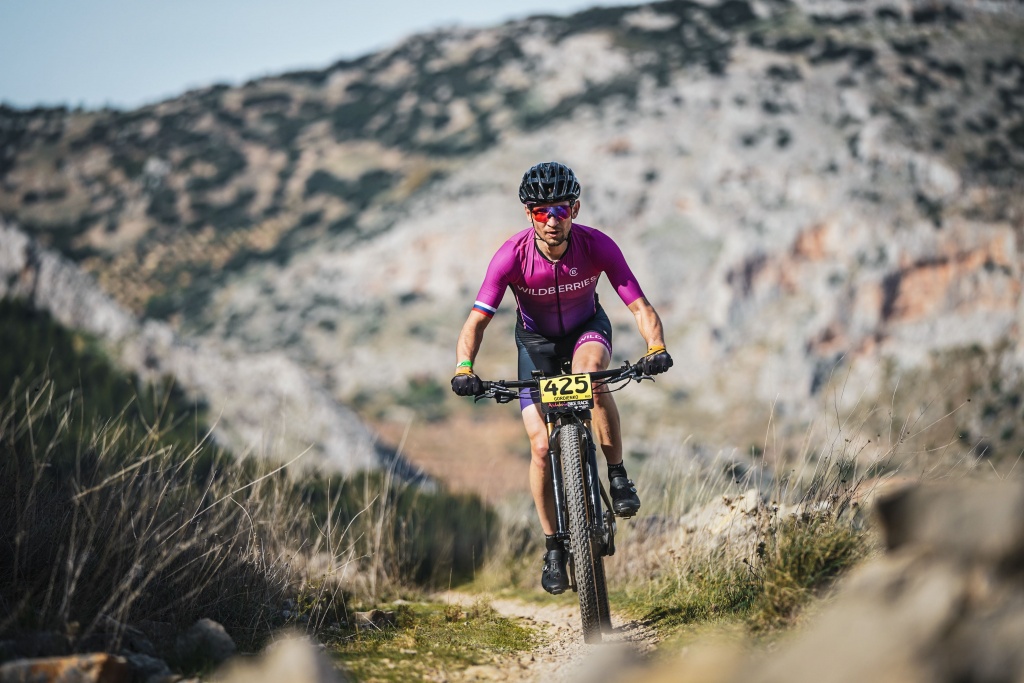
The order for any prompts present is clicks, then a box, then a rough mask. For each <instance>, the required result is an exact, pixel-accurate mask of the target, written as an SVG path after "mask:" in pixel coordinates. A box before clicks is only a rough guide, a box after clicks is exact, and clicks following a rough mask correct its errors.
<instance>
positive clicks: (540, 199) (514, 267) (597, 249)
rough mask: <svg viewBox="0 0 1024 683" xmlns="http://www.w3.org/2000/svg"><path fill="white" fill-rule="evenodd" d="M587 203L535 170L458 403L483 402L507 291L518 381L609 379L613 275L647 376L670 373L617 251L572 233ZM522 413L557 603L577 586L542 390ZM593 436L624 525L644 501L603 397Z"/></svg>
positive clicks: (474, 333)
mask: <svg viewBox="0 0 1024 683" xmlns="http://www.w3.org/2000/svg"><path fill="white" fill-rule="evenodd" d="M579 197H580V184H579V181H578V180H577V179H576V176H575V174H573V172H572V169H570V168H569V167H568V166H565V165H564V164H560V163H557V162H554V161H551V162H547V163H542V164H537V165H536V166H533V167H532V168H531V169H530V170H528V171H527V172H526V173H525V174H524V175H523V180H522V182H521V183H520V185H519V200H520V201H521V202H522V203H523V204H525V205H526V217H527V219H528V220H529V221H530V228H528V229H527V230H523V231H522V232H519V233H517V234H515V235H513V236H512V237H511V238H510V239H509V240H508V241H507V242H505V243H504V244H503V245H502V246H501V248H499V249H498V251H497V253H496V254H495V255H494V257H493V258H492V259H491V262H490V265H489V266H488V267H487V275H486V276H485V278H484V282H483V285H482V286H481V287H480V292H479V294H477V300H476V302H475V304H474V306H473V310H472V311H471V312H470V314H469V318H468V319H467V320H466V323H465V325H463V327H462V332H461V333H460V334H459V341H458V344H457V345H456V358H457V365H456V370H455V376H454V377H453V378H452V391H454V392H455V393H456V394H459V395H460V396H475V395H479V394H481V393H483V385H482V384H481V381H480V378H479V377H477V376H476V374H475V373H474V372H473V361H474V359H475V358H476V355H477V352H478V351H479V350H480V344H481V342H482V341H483V335H484V329H486V327H487V324H488V323H489V322H490V321H491V318H492V317H493V316H494V313H495V311H497V308H498V305H499V304H500V303H501V299H502V297H503V296H504V294H505V289H506V288H511V289H512V293H513V295H514V296H515V298H516V305H517V308H518V310H517V320H516V329H515V339H516V346H517V347H518V349H519V378H520V379H530V377H531V372H532V371H534V370H541V371H543V372H544V373H545V374H548V375H557V374H561V368H562V363H563V361H569V360H571V362H572V371H573V373H583V372H597V371H599V370H604V369H606V368H607V367H608V365H609V364H610V363H611V355H612V326H611V323H610V322H609V320H608V316H607V315H605V312H604V310H603V309H602V308H601V305H600V303H599V302H598V298H597V292H596V290H597V281H598V278H600V276H601V273H605V274H607V275H608V280H609V282H610V283H611V285H612V286H613V287H614V288H615V291H616V293H617V294H618V295H619V297H620V298H621V299H622V302H623V303H624V304H625V305H626V306H627V307H628V308H629V310H630V311H632V313H633V316H634V317H635V318H636V322H637V326H638V327H639V329H640V334H641V335H642V336H643V338H644V340H645V341H646V342H647V354H646V355H645V356H644V357H643V358H642V359H641V360H640V367H641V369H642V370H643V371H644V372H645V373H646V374H649V375H654V374H658V373H661V372H665V371H666V370H668V369H669V368H670V367H671V366H672V358H671V356H669V354H668V352H667V351H665V341H664V338H663V332H662V325H661V318H660V317H659V316H658V314H657V312H656V311H655V310H654V308H653V307H652V306H651V304H650V303H649V302H648V301H647V299H646V298H645V297H644V294H643V291H642V290H641V289H640V285H639V284H638V283H637V281H636V278H635V277H634V276H633V273H632V272H631V271H630V269H629V266H628V265H626V261H625V259H624V258H623V256H622V252H621V251H620V250H619V247H618V246H617V245H616V244H615V242H613V241H612V239H611V238H610V237H608V236H607V235H605V234H604V233H602V232H600V231H598V230H595V229H594V228H590V227H587V226H585V225H581V224H579V223H573V219H575V218H576V216H577V215H578V214H579V211H580V201H579ZM519 404H520V408H521V410H522V415H523V424H524V425H525V427H526V433H527V435H528V436H529V439H530V453H531V456H532V458H531V460H530V491H531V493H532V494H533V501H534V504H535V505H536V506H537V514H538V516H539V517H540V523H541V527H542V528H543V529H544V535H545V538H546V550H545V554H544V568H543V571H542V573H541V585H542V586H543V587H544V590H546V591H548V592H549V593H553V594H555V595H557V594H559V593H562V592H564V591H565V590H566V589H567V588H568V587H569V577H568V574H567V572H566V567H565V564H566V559H567V558H566V557H565V553H564V551H563V548H562V545H561V543H560V542H559V539H558V538H557V536H556V527H555V519H556V518H555V510H554V497H553V495H552V491H551V485H550V480H551V473H550V472H549V470H550V468H551V461H550V459H549V457H548V431H547V426H546V424H545V422H544V417H543V416H542V415H541V411H540V407H539V405H538V404H539V396H538V395H537V392H536V390H533V391H526V390H524V391H522V392H521V393H520V399H519ZM593 427H594V438H595V439H596V440H597V441H598V442H599V443H600V444H601V450H602V451H603V453H604V456H605V459H606V460H607V462H608V478H609V482H610V489H611V497H612V509H613V511H614V512H615V514H616V515H618V516H620V517H632V516H633V515H635V514H636V512H637V510H639V509H640V498H639V497H638V496H637V493H636V487H635V486H634V485H633V482H632V481H631V480H630V479H629V477H628V476H627V475H626V468H625V467H624V465H623V463H622V434H621V432H620V426H619V412H618V409H617V408H616V406H615V401H614V400H613V398H612V395H611V394H610V393H595V405H594V410H593Z"/></svg>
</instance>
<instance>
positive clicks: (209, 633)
mask: <svg viewBox="0 0 1024 683" xmlns="http://www.w3.org/2000/svg"><path fill="white" fill-rule="evenodd" d="M236 650H237V647H235V641H234V640H232V639H231V636H230V635H228V632H227V631H225V630H224V627H223V626H221V625H220V624H218V623H217V622H216V621H214V620H212V619H200V620H199V621H197V622H196V623H195V624H193V625H192V626H191V628H189V629H188V630H187V631H185V632H184V633H182V634H181V635H179V636H178V639H177V641H176V643H175V655H176V656H177V660H178V662H179V663H180V664H182V665H183V666H185V667H188V668H192V667H198V666H202V665H205V664H220V663H221V662H223V661H225V660H227V659H228V658H229V657H231V656H232V655H234V654H235V651H236Z"/></svg>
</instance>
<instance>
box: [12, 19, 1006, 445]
mask: <svg viewBox="0 0 1024 683" xmlns="http://www.w3.org/2000/svg"><path fill="white" fill-rule="evenodd" d="M1022 41H1024V23H1022V20H1021V17H1020V12H1019V8H1018V7H1017V5H1015V4H1013V3H1002V4H1000V3H990V4H987V5H984V6H980V8H979V7H978V6H974V5H965V4H960V3H957V4H945V5H943V4H934V3H922V4H914V3H901V4H899V5H896V4H888V3H884V2H850V3H831V2H804V3H798V4H793V3H788V2H754V3H748V2H745V1H743V0H727V1H726V2H722V3H718V4H699V3H693V2H683V1H669V2H661V3H655V4H652V5H648V6H645V7H640V8H637V7H629V8H610V9H597V10H592V11H589V12H584V13H581V14H578V15H574V16H572V17H565V18H560V17H534V18H531V19H527V20H524V21H519V22H511V23H508V24H505V25H503V26H500V27H497V28H493V29H486V30H450V31H441V32H437V33H433V34H428V35H422V36H416V37H413V38H411V39H409V40H408V41H405V42H403V43H402V44H400V45H398V46H396V47H395V48H393V49H391V50H387V51H383V52H381V53H377V54H373V55H369V56H367V57H365V58H362V59H359V60H355V61H352V62H344V63H339V64H336V65H334V66H332V67H330V68H328V69H325V70H323V71H314V72H304V73H296V74H286V75H283V76H280V77H276V78H268V79H261V80H259V81H255V82H252V83H249V84H246V85H245V86H243V87H240V88H224V87H215V88H210V89H206V90H202V91H196V92H192V93H188V94H186V95H184V96H182V97H181V98H177V99H175V100H171V101H168V102H164V103H161V104H158V105H155V106H152V107H147V108H144V109H140V110H138V111H134V112H113V111H102V112H69V111H53V110H51V111H34V112H17V111H11V110H5V111H4V112H3V113H2V115H0V119H2V130H3V131H4V133H3V145H2V147H3V150H4V151H3V153H2V157H0V158H2V161H0V164H2V165H0V174H2V177H3V182H2V185H0V213H2V214H3V215H4V216H6V217H8V218H10V219H13V220H16V221H17V222H18V223H20V224H21V225H22V226H23V227H24V228H25V229H26V230H27V231H29V232H30V233H31V234H34V235H36V236H38V237H39V238H40V239H41V240H43V241H44V243H48V244H50V245H53V246H54V247H55V248H58V249H60V250H61V251H63V252H64V253H65V254H67V255H68V256H70V257H71V258H74V259H76V260H77V261H79V262H80V263H81V264H82V266H83V267H84V268H85V269H86V270H88V271H90V272H92V273H94V274H95V275H96V277H97V278H98V280H99V282H100V283H101V285H102V286H103V287H104V288H105V289H106V290H107V291H109V292H110V293H111V294H112V295H113V296H115V297H117V298H118V300H119V301H120V302H121V303H123V304H124V305H126V306H128V307H129V308H131V309H133V310H134V311H136V312H140V313H146V314H148V315H149V316H152V317H157V318H165V319H168V320H169V321H170V323H171V325H172V326H175V327H177V328H179V329H181V330H183V331H187V332H188V333H189V334H191V335H196V336H198V337H201V338H210V339H214V340H217V343H218V344H226V346H227V348H232V349H238V350H246V351H249V352H267V351H270V350H272V349H274V350H280V351H283V352H284V353H286V354H287V355H288V356H289V357H290V358H291V359H293V360H294V361H296V362H298V363H299V364H300V365H301V366H302V367H303V368H305V369H306V370H307V371H308V372H310V373H311V374H312V375H313V376H314V377H315V378H316V379H317V380H318V381H321V382H323V383H324V384H325V386H327V387H328V390H329V391H330V392H331V394H332V395H333V396H334V397H335V398H337V399H340V400H346V401H356V400H363V398H364V397H366V396H367V395H368V394H379V393H380V391H381V390H382V389H385V390H386V389H388V388H390V390H391V391H394V392H401V391H402V390H403V389H404V387H405V386H406V384H407V383H408V382H409V381H410V380H412V379H415V378H417V377H429V378H436V381H438V382H440V383H442V384H443V383H444V382H445V381H446V378H445V375H446V374H447V372H448V367H449V366H450V365H451V358H452V355H451V354H452V352H451V349H452V347H453V344H454V338H455V335H456V334H457V331H458V328H459V326H460V324H461V320H462V319H463V318H464V316H465V313H466V311H467V310H468V306H469V305H470V304H471V302H472V299H473V295H474V294H475V291H476V287H477V286H478V284H479V281H480V278H481V277H482V275H483V271H484V268H485V266H486V261H487V259H488V257H489V256H490V254H491V253H492V252H493V250H494V249H495V248H496V247H497V246H498V245H499V244H500V243H501V241H502V240H503V239H504V238H505V237H507V236H508V235H509V234H511V233H512V232H513V231H515V230H518V229H520V228H521V227H524V224H523V223H522V220H523V219H522V218H521V216H522V214H521V209H520V208H519V206H518V203H517V201H516V199H515V188H516V186H517V183H518V179H519V177H520V175H521V173H522V172H523V170H525V168H527V167H528V166H529V165H530V164H532V163H535V162H536V161H538V160H543V159H547V158H552V157H556V158H560V159H562V160H565V161H566V162H568V163H570V164H571V165H572V166H573V167H574V168H575V169H576V170H577V172H578V174H579V175H580V176H581V178H582V180H583V183H584V195H583V202H584V208H583V213H582V215H581V217H580V220H581V222H583V223H585V224H588V225H593V226H596V227H599V228H602V229H605V230H607V231H608V232H609V233H611V234H612V235H613V236H614V237H615V239H616V240H617V241H618V242H619V243H620V244H621V245H622V247H623V249H624V251H625V252H626V254H627V257H628V259H629V261H630V263H631V265H632V266H633V267H634V269H635V270H636V271H637V274H638V276H639V277H640V280H641V284H642V285H643V286H644V288H645V291H646V293H647V295H648V297H649V298H650V299H651V301H652V303H654V305H655V306H656V307H657V308H658V310H659V311H660V312H661V313H662V315H663V317H664V319H665V322H666V325H667V330H668V339H669V346H670V349H671V350H672V351H673V353H674V355H676V357H677V358H678V359H679V362H678V364H677V368H676V371H674V372H673V373H671V374H670V375H668V376H666V378H665V379H664V381H659V384H658V387H659V388H660V389H661V390H660V391H659V390H647V391H645V392H640V391H637V392H635V393H634V392H626V393H625V394H623V396H624V397H625V399H626V400H627V402H630V403H632V405H633V406H635V407H643V408H645V409H646V411H649V413H650V414H649V415H647V413H642V414H641V413H639V411H633V412H634V414H637V415H639V417H637V418H635V419H637V420H638V421H640V422H643V421H644V420H647V421H648V422H649V423H650V425H651V429H652V430H655V428H654V427H653V425H655V424H657V425H659V426H658V428H657V429H658V430H661V431H662V432H663V433H665V432H666V431H668V430H670V429H671V430H679V431H683V432H695V433H696V434H697V435H698V436H699V437H700V438H703V439H707V440H714V441H717V442H719V443H721V442H723V441H724V442H726V443H734V444H737V445H741V446H745V445H746V444H749V443H754V442H760V441H762V440H763V438H764V432H765V423H766V421H767V420H768V416H769V413H770V412H774V416H773V419H774V420H775V421H776V422H778V423H781V424H782V425H783V426H786V427H788V428H789V429H790V430H791V431H792V433H793V434H800V433H801V432H802V430H803V429H804V426H805V425H806V424H807V423H808V422H809V421H810V420H812V419H814V417H815V415H816V414H817V413H818V411H819V410H820V408H819V407H818V406H819V404H820V402H821V401H822V400H823V399H824V398H827V397H833V396H834V398H832V399H830V400H832V401H833V402H835V403H836V404H837V407H840V408H842V409H852V408H853V407H854V405H855V404H856V403H857V402H858V401H860V402H866V403H867V404H868V405H870V404H871V403H872V401H874V400H875V399H876V398H878V400H888V399H887V398H886V397H891V396H892V393H893V389H894V387H895V386H896V384H897V382H902V384H901V385H900V386H901V387H902V393H901V394H900V395H899V396H900V398H898V399H894V400H893V404H892V405H891V406H890V409H889V412H890V413H892V415H890V416H889V418H885V416H884V415H883V416H881V417H879V418H878V419H879V420H880V421H881V422H885V421H886V419H890V420H896V421H899V420H900V419H902V416H903V415H905V414H906V413H908V412H911V411H914V410H918V409H919V408H921V406H927V405H930V404H931V403H935V404H936V407H937V408H942V409H947V408H948V407H949V406H948V405H947V404H950V405H953V406H955V405H957V404H958V403H959V402H960V401H961V398H962V396H963V395H972V392H973V395H977V392H978V391H981V390H983V391H984V392H985V393H984V396H985V398H986V401H985V405H984V406H983V405H982V402H981V401H979V402H976V403H975V405H974V406H969V407H967V409H965V410H963V411H961V412H960V413H959V414H958V417H957V418H956V419H955V420H954V421H953V422H951V423H950V426H949V429H948V430H947V432H946V433H943V434H940V435H937V436H936V437H935V438H936V439H937V440H939V441H941V440H942V439H946V438H950V435H953V434H966V435H967V436H966V437H964V438H963V440H964V441H965V442H966V443H967V444H968V446H972V445H977V444H981V443H982V441H984V442H985V444H986V445H985V448H986V449H988V450H989V451H999V452H1006V453H1015V452H1016V450H1017V449H1018V446H1019V445H1024V441H1021V439H1024V435H1017V434H1016V433H1015V432H1014V431H1013V430H1012V426H1013V425H1014V424H1015V423H1016V422H1018V421H1019V419H1020V417H1021V415H1020V411H1021V406H1020V402H1019V400H1018V401H1016V402H1014V401H1013V399H1012V397H1013V396H1014V395H1019V393H1016V392H1018V387H1020V386H1021V384H1022V374H1021V369H1022V368H1024V352H1022V351H1021V350H1020V348H1021V347H1020V343H1019V342H1020V323H1021V320H1022V317H1024V304H1022V299H1021V286H1020V282H1021V269H1022V260H1021V250H1022V248H1024V246H1022V245H1024V241H1022V237H1024V235H1022V233H1024V218H1022V217H1024V201H1022V199H1021V197H1022V196H1024V195H1022V193H1021V192H1020V189H1021V187H1020V182H1021V181H1020V178H1021V170H1024V60H1022V59H1021V57H1020V50H1019V45H1020V44H1021V43H1022ZM602 300H603V301H604V302H605V303H606V305H607V308H608V310H609V313H610V314H611V316H612V318H613V322H614V323H615V325H616V335H617V339H616V348H617V353H616V357H617V358H621V357H635V356H636V355H637V354H638V353H640V352H641V350H642V346H641V342H640V340H639V338H638V337H637V335H636V334H635V333H634V332H633V330H632V326H633V325H632V321H631V319H630V317H629V316H628V313H626V312H625V310H624V309H623V308H622V307H620V306H619V305H618V304H617V303H616V300H615V298H614V294H613V293H611V292H610V291H608V290H607V289H603V290H602ZM512 308H513V302H512V301H511V297H507V298H506V301H505V302H504V304H503V306H502V309H501V313H500V314H499V317H498V318H497V320H496V322H495V324H494V325H492V327H491V330H492V332H491V333H490V334H489V337H488V340H487V342H486V344H485V351H484V354H483V356H482V358H481V362H480V363H478V366H479V367H481V368H482V370H481V372H485V373H486V374H488V375H490V376H494V375H511V374H512V373H514V355H513V353H512V344H511V341H510V339H502V338H501V337H502V336H503V335H504V334H505V332H507V331H509V330H510V327H511V320H512V318H511V316H510V315H509V314H510V312H511V309H512ZM951 369H955V372H951V371H950V370H951ZM994 380H998V386H995V384H993V381H994ZM833 388H834V389H836V392H835V394H833V393H832V389H833ZM959 416H962V419H961V418H960V417H959ZM666 425H669V426H666ZM879 426H881V425H880V424H871V425H867V426H865V429H864V431H865V433H867V432H868V431H872V432H873V431H875V430H876V429H877V428H878V427H879ZM655 431H657V430H655ZM652 433H653V432H652ZM669 435H671V434H669ZM1003 437H1005V438H1003Z"/></svg>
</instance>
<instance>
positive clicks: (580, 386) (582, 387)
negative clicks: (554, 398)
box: [544, 375, 590, 396]
mask: <svg viewBox="0 0 1024 683" xmlns="http://www.w3.org/2000/svg"><path fill="white" fill-rule="evenodd" d="M556 379H557V381H558V384H556V383H555V382H556ZM556 379H549V380H548V381H547V383H545V384H544V391H546V392H548V393H550V394H557V395H559V396H571V395H573V394H582V393H586V391H587V389H589V388H590V382H589V381H588V379H587V377H586V376H585V375H583V376H581V375H574V376H572V377H569V376H566V377H558V378H556ZM559 384H561V386H559Z"/></svg>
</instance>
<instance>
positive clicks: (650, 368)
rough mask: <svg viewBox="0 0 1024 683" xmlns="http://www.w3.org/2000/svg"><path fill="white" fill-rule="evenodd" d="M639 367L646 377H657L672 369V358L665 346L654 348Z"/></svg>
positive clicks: (650, 349)
mask: <svg viewBox="0 0 1024 683" xmlns="http://www.w3.org/2000/svg"><path fill="white" fill-rule="evenodd" d="M637 365H639V366H640V370H641V371H642V372H643V373H644V374H645V375H657V374H660V373H662V372H665V371H666V370H668V369H669V368H670V367H672V356H670V355H668V351H666V350H665V347H664V346H652V347H651V348H649V349H647V355H646V356H644V357H643V358H641V359H640V362H639V363H637Z"/></svg>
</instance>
